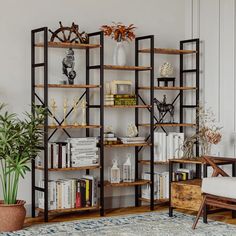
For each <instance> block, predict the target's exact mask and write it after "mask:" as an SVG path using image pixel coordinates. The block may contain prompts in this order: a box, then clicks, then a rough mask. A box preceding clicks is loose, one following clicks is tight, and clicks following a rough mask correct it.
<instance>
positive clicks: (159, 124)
mask: <svg viewBox="0 0 236 236" xmlns="http://www.w3.org/2000/svg"><path fill="white" fill-rule="evenodd" d="M152 37H153V36H152ZM141 39H142V38H141ZM139 40H140V38H137V39H136V42H137V45H138V42H139ZM153 41H154V39H153ZM137 45H136V65H137V66H138V65H139V61H138V57H139V54H142V53H148V54H150V58H151V61H152V64H153V65H152V67H154V64H155V63H154V61H155V57H154V55H155V54H166V55H179V56H180V83H179V86H176V85H175V86H172V87H170V86H169V87H167V86H154V82H152V83H151V85H150V87H149V86H138V81H136V86H137V90H151V99H152V100H153V98H154V91H173V92H174V91H179V93H178V94H177V96H176V97H175V98H174V100H173V101H172V105H174V104H175V103H176V102H177V100H178V99H179V110H180V112H179V123H163V119H164V117H165V116H166V114H167V112H166V113H164V115H163V116H162V117H160V118H159V119H158V118H157V117H156V116H155V114H154V104H153V103H152V109H149V111H150V114H151V123H150V124H138V122H137V125H138V126H139V127H150V135H149V136H148V137H147V140H148V139H150V142H151V143H152V144H153V141H154V138H153V134H154V131H155V130H157V129H160V128H161V129H162V131H164V132H165V133H166V134H168V131H167V130H166V128H170V127H179V131H180V132H184V129H185V128H188V127H190V128H194V129H195V132H196V133H198V132H199V120H198V112H199V55H200V47H199V39H190V40H183V41H180V49H169V48H155V47H154V43H153V44H152V46H151V47H150V48H143V49H139V48H138V46H137ZM186 45H193V46H195V49H194V50H186V49H185V46H186ZM185 55H195V60H194V61H193V63H192V64H195V65H194V68H193V69H185V68H184V66H185V63H184V62H185V61H186V60H187V58H185ZM187 74H192V75H193V74H195V77H194V78H193V83H194V84H195V85H194V86H186V85H185V84H186V80H187V79H189V78H186V75H187ZM153 77H154V76H153ZM185 91H195V104H184V96H185V94H184V92H185ZM138 96H139V98H140V100H141V101H142V104H144V105H146V102H145V101H144V99H143V98H142V97H141V96H140V95H138ZM189 109H196V110H195V114H196V123H187V122H185V118H186V115H185V113H184V111H185V110H189ZM195 154H196V156H199V145H198V143H196V150H195ZM139 163H140V164H142V165H150V169H151V170H150V172H151V178H152V180H151V182H152V184H151V199H150V200H147V199H141V200H142V201H144V202H145V201H146V202H151V206H152V207H151V209H153V207H154V204H161V203H166V202H169V199H170V196H171V192H170V187H171V174H172V171H169V175H170V176H169V179H170V183H169V199H160V200H154V198H153V193H154V186H153V178H154V166H155V165H157V166H158V165H165V164H168V162H161V161H154V158H153V148H152V150H151V157H150V161H149V160H140V161H139ZM200 168H201V167H200V165H197V166H196V172H197V173H198V174H199V173H200V171H201V169H200ZM169 204H170V202H169ZM171 215H172V208H171V207H170V216H171Z"/></svg>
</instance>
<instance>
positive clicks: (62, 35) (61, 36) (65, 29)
mask: <svg viewBox="0 0 236 236" xmlns="http://www.w3.org/2000/svg"><path fill="white" fill-rule="evenodd" d="M59 24H60V28H58V29H57V30H56V31H54V32H53V31H52V30H50V29H49V32H50V33H52V36H51V39H50V41H51V42H55V40H56V39H57V40H59V42H62V43H84V44H87V43H88V41H89V40H88V34H86V33H85V32H84V31H83V32H81V33H80V32H79V25H76V24H75V23H74V22H73V23H72V25H71V26H70V27H69V26H63V25H62V23H61V21H60V22H59Z"/></svg>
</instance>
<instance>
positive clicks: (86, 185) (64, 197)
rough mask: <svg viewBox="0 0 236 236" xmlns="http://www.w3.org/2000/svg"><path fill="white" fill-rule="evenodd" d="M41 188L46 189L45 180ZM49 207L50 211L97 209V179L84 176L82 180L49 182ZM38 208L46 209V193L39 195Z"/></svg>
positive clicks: (41, 182)
mask: <svg viewBox="0 0 236 236" xmlns="http://www.w3.org/2000/svg"><path fill="white" fill-rule="evenodd" d="M39 186H40V187H42V188H43V187H44V181H43V180H41V181H40V182H39ZM48 206H49V210H57V209H73V208H86V207H97V206H98V182H97V178H96V177H94V176H91V175H84V176H83V177H82V178H80V179H58V180H49V181H48ZM38 207H39V208H40V209H44V193H39V196H38Z"/></svg>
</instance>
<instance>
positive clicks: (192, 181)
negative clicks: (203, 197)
mask: <svg viewBox="0 0 236 236" xmlns="http://www.w3.org/2000/svg"><path fill="white" fill-rule="evenodd" d="M171 184H175V185H194V186H195V185H197V186H201V184H202V179H189V180H182V181H173V182H171Z"/></svg>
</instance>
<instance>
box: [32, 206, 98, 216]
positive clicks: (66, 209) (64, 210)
mask: <svg viewBox="0 0 236 236" xmlns="http://www.w3.org/2000/svg"><path fill="white" fill-rule="evenodd" d="M99 209H100V207H97V206H94V207H83V208H65V209H55V210H49V211H48V213H49V214H50V213H66V212H77V211H78V212H79V211H89V210H99ZM36 210H37V211H39V212H44V209H42V208H36Z"/></svg>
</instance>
